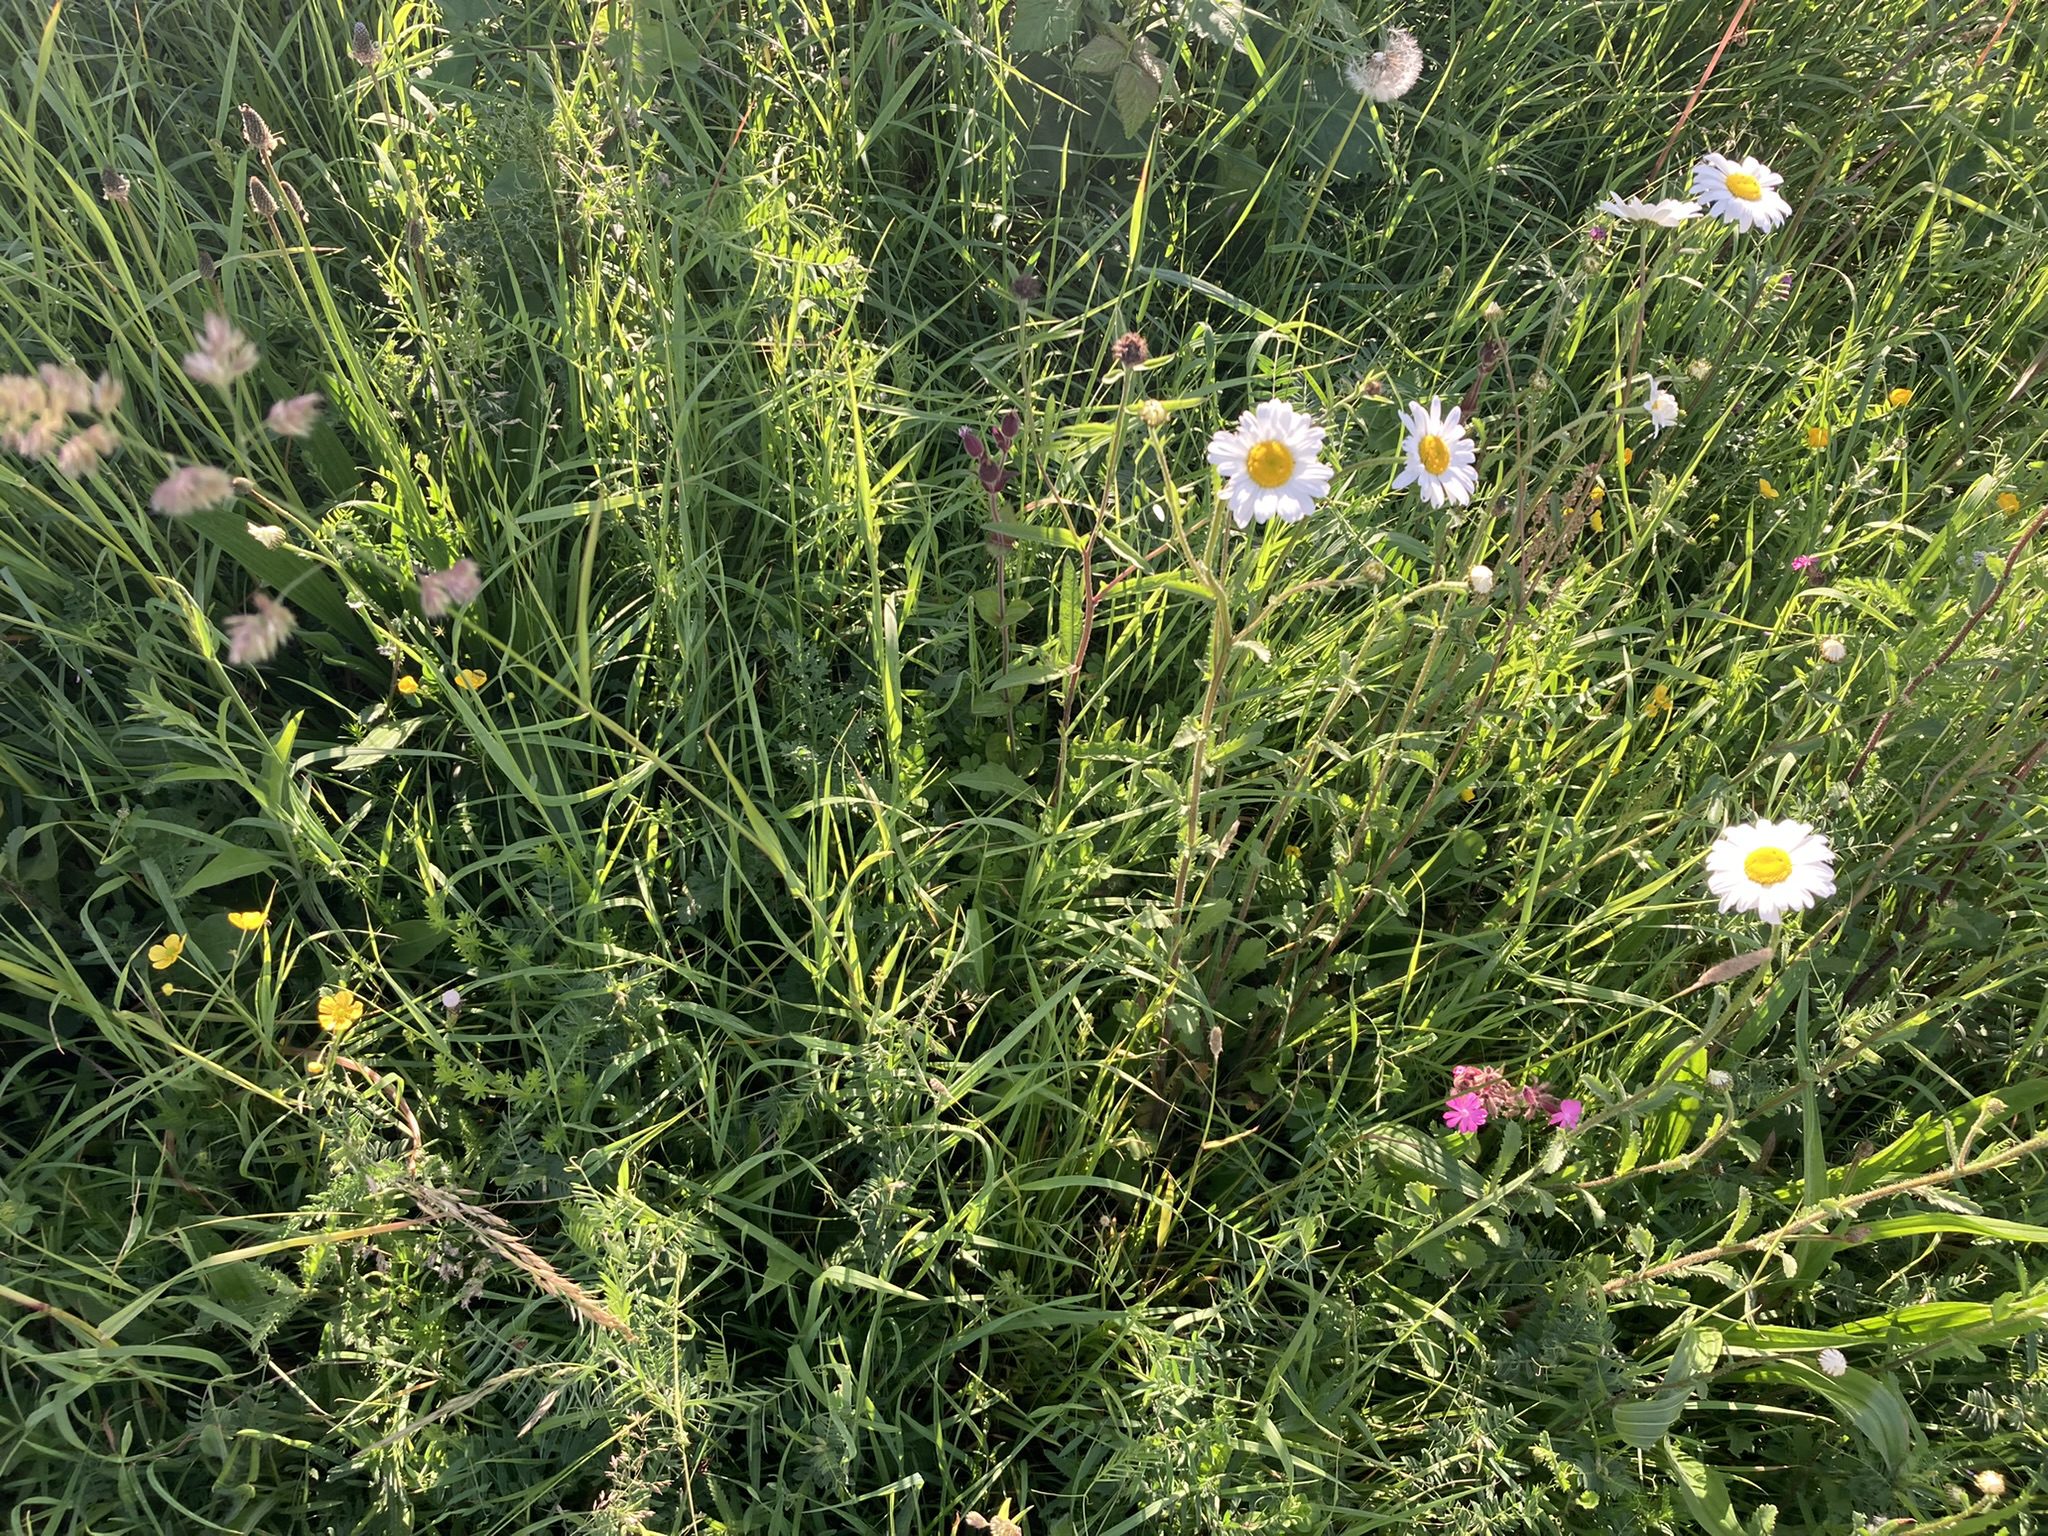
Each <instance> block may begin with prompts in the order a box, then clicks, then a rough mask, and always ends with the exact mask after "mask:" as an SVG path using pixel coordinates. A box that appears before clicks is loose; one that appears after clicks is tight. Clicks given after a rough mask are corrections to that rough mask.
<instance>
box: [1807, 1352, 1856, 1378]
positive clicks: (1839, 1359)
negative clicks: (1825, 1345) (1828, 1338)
mask: <svg viewBox="0 0 2048 1536" xmlns="http://www.w3.org/2000/svg"><path fill="white" fill-rule="evenodd" d="M1813 1363H1814V1364H1815V1365H1817V1366H1819V1367H1820V1373H1821V1375H1823V1376H1846V1375H1848V1374H1849V1357H1848V1356H1847V1355H1845V1354H1843V1353H1842V1352H1841V1351H1840V1350H1839V1349H1824V1350H1822V1351H1821V1352H1820V1353H1819V1354H1817V1355H1815V1356H1814V1357H1813Z"/></svg>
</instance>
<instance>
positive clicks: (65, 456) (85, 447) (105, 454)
mask: <svg viewBox="0 0 2048 1536" xmlns="http://www.w3.org/2000/svg"><path fill="white" fill-rule="evenodd" d="M120 446H121V439H120V437H119V435H118V434H116V433H115V431H114V429H113V428H112V427H110V426H108V425H107V424H106V423H105V422H103V421H99V422H94V423H93V424H92V425H91V426H89V427H87V428H86V429H85V430H84V431H83V432H80V433H79V434H78V435H77V436H76V437H74V438H72V439H71V441H70V442H68V443H66V444H65V445H64V446H63V447H62V448H59V449H58V450H57V473H58V474H60V475H62V476H63V477H64V478H65V479H66V480H82V479H84V478H85V477H86V476H87V475H89V474H91V473H92V472H93V471H94V470H96V469H98V468H99V467H100V465H101V464H103V463H104V462H106V460H107V459H109V458H110V457H112V455H113V452H114V450H115V449H116V448H119V447H120Z"/></svg>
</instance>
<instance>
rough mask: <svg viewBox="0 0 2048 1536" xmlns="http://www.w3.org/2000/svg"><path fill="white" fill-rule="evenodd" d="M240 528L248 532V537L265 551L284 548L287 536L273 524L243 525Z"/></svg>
mask: <svg viewBox="0 0 2048 1536" xmlns="http://www.w3.org/2000/svg"><path fill="white" fill-rule="evenodd" d="M242 526H243V527H245V528H247V529H248V530H249V537H250V538H252V539H254V540H255V541H256V542H257V543H258V544H261V545H262V546H263V547H264V548H265V549H283V548H284V546H285V540H286V538H287V537H288V536H287V535H286V533H285V531H284V530H283V529H282V528H280V527H278V526H277V524H275V523H244V524H243V525H242Z"/></svg>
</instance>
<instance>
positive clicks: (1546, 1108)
mask: <svg viewBox="0 0 2048 1536" xmlns="http://www.w3.org/2000/svg"><path fill="white" fill-rule="evenodd" d="M1557 1107H1558V1102H1557V1095H1556V1094H1554V1093H1552V1092H1551V1091H1550V1085H1549V1084H1548V1083H1536V1084H1534V1085H1532V1086H1530V1087H1527V1088H1524V1089H1523V1090H1522V1102H1521V1104H1520V1105H1519V1106H1518V1109H1519V1111H1520V1113H1521V1116H1522V1118H1523V1119H1525V1120H1543V1119H1548V1118H1549V1117H1550V1116H1551V1115H1552V1114H1553V1113H1555V1112H1556V1110H1557Z"/></svg>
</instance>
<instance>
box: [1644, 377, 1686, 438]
mask: <svg viewBox="0 0 2048 1536" xmlns="http://www.w3.org/2000/svg"><path fill="white" fill-rule="evenodd" d="M1643 409H1644V410H1646V411H1648V412H1649V413H1650V436H1652V437H1662V436H1663V435H1664V429H1665V428H1666V427H1675V426H1677V425H1678V396H1676V395H1674V394H1673V393H1671V391H1670V390H1668V389H1666V388H1665V387H1664V386H1663V385H1662V384H1659V383H1658V382H1657V381H1656V380H1655V379H1654V378H1653V379H1651V380H1650V397H1649V399H1647V400H1645V401H1644V402H1643Z"/></svg>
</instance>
